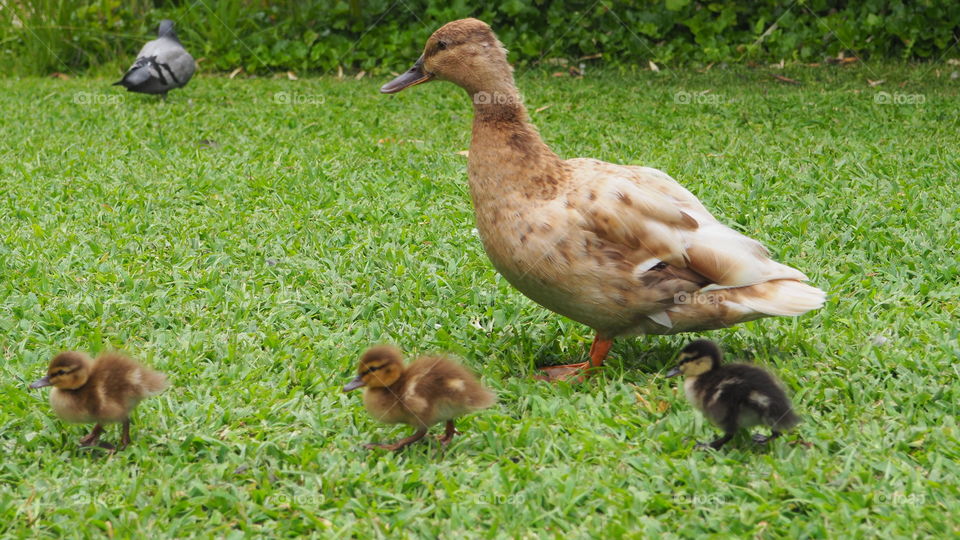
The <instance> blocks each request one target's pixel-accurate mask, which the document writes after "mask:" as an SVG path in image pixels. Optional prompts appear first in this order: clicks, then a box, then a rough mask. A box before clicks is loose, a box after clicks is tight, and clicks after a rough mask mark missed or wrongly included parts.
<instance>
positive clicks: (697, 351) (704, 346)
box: [667, 339, 722, 377]
mask: <svg viewBox="0 0 960 540" xmlns="http://www.w3.org/2000/svg"><path fill="white" fill-rule="evenodd" d="M721 357H722V353H721V352H720V348H719V347H717V344H716V343H714V342H712V341H710V340H709V339H698V340H696V341H692V342H690V344H689V345H687V346H686V347H684V348H683V350H682V351H680V356H679V357H677V365H676V367H674V368H673V369H671V370H670V371H669V372H667V377H676V376H677V375H683V376H684V377H697V376H699V375H703V374H704V373H706V372H708V371H710V370H712V369H716V368H718V367H720V360H721Z"/></svg>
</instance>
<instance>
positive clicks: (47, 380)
mask: <svg viewBox="0 0 960 540" xmlns="http://www.w3.org/2000/svg"><path fill="white" fill-rule="evenodd" d="M51 384H53V383H51V382H50V376H49V375H47V376H46V377H44V378H42V379H38V380H36V381H33V384H31V385H30V388H43V387H44V386H50V385H51Z"/></svg>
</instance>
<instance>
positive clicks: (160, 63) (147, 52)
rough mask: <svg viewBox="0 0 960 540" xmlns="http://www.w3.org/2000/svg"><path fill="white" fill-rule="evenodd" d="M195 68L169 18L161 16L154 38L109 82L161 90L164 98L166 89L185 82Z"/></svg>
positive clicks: (153, 91) (152, 91) (133, 89)
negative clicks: (135, 58) (120, 76)
mask: <svg viewBox="0 0 960 540" xmlns="http://www.w3.org/2000/svg"><path fill="white" fill-rule="evenodd" d="M196 68H197V66H196V63H195V62H194V61H193V57H192V56H190V53H188V52H187V50H186V49H184V48H183V45H181V44H180V40H179V39H177V33H176V32H174V31H173V21H171V20H169V19H164V20H162V21H160V29H159V31H158V32H157V39H155V40H153V41H148V42H147V44H146V45H144V46H143V48H142V49H140V54H138V55H137V61H136V62H134V63H133V65H132V66H130V69H129V70H127V72H126V73H125V74H124V75H123V78H122V79H120V80H119V81H117V82H115V83H113V84H114V85H118V84H119V85H121V86H123V87H125V88H126V89H127V90H129V91H131V92H140V93H142V94H162V95H163V97H164V99H166V97H167V92H169V91H170V90H173V89H174V88H180V87H181V86H184V85H186V84H187V81H189V80H190V77H193V72H194V71H195V70H196Z"/></svg>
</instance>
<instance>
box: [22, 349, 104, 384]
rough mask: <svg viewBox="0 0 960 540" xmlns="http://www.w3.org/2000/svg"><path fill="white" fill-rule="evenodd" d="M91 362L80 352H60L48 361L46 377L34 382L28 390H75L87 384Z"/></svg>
mask: <svg viewBox="0 0 960 540" xmlns="http://www.w3.org/2000/svg"><path fill="white" fill-rule="evenodd" d="M91 362H92V361H91V360H90V357H89V356H87V355H85V354H83V353H82V352H76V351H66V352H62V353H60V354H58V355H56V356H54V357H53V360H51V361H50V366H49V367H47V376H46V377H44V378H42V379H39V380H37V381H35V382H34V383H33V384H31V385H30V388H43V387H44V386H56V387H57V388H59V389H61V390H76V389H77V388H80V387H81V386H83V385H85V384H87V379H88V378H89V377H90V364H91Z"/></svg>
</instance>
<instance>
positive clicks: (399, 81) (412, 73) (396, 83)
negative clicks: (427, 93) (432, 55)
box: [380, 56, 433, 94]
mask: <svg viewBox="0 0 960 540" xmlns="http://www.w3.org/2000/svg"><path fill="white" fill-rule="evenodd" d="M432 78H433V75H431V74H430V73H427V72H425V71H423V56H421V57H420V58H419V59H418V60H417V62H416V63H415V64H413V67H412V68H410V69H408V70H407V71H405V72H404V73H403V74H401V75H400V76H399V77H397V78H396V79H394V80H392V81H390V82H388V83H387V84H385V85H383V86H381V87H380V93H382V94H396V93H397V92H399V91H401V90H403V89H404V88H409V87H411V86H416V85H418V84H420V83H425V82H427V81H429V80H430V79H432Z"/></svg>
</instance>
